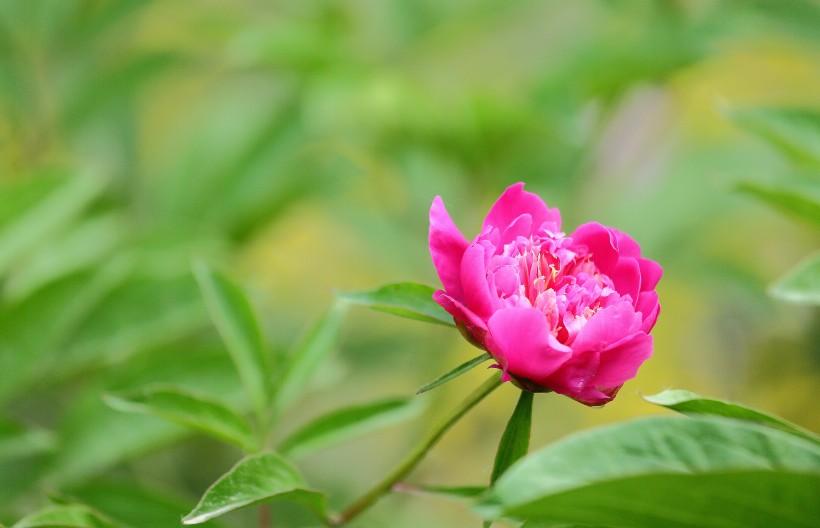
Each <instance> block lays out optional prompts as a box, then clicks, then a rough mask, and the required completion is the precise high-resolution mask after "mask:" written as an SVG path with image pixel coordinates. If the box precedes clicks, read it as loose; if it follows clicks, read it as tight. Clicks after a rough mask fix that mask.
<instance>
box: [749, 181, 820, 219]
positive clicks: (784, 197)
mask: <svg viewBox="0 0 820 528" xmlns="http://www.w3.org/2000/svg"><path fill="white" fill-rule="evenodd" d="M738 190H740V191H742V192H745V193H747V194H751V195H752V196H754V197H756V198H758V199H759V200H761V201H763V202H766V203H767V204H769V205H770V206H772V207H775V208H776V209H779V210H781V211H783V212H785V213H787V214H791V215H794V216H795V217H797V218H800V219H801V220H804V221H806V222H808V223H809V224H811V225H813V226H815V227H820V200H818V199H817V198H814V197H812V196H811V195H810V194H809V193H808V192H806V190H804V189H787V188H775V187H768V186H765V185H760V184H757V183H752V182H743V183H740V184H739V185H738Z"/></svg>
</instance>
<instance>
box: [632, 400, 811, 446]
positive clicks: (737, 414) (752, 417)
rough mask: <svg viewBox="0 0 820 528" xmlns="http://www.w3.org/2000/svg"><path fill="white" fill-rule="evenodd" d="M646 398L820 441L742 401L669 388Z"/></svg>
mask: <svg viewBox="0 0 820 528" xmlns="http://www.w3.org/2000/svg"><path fill="white" fill-rule="evenodd" d="M643 399H644V400H646V401H648V402H649V403H654V404H655V405H660V406H662V407H666V408H667V409H671V410H673V411H677V412H679V413H681V414H686V415H690V416H694V415H710V416H723V417H726V418H736V419H738V420H747V421H750V422H756V423H759V424H761V425H767V426H769V427H776V428H777V429H780V430H782V431H786V432H787V433H791V434H795V435H798V436H801V437H803V438H807V439H809V440H811V441H813V442H818V443H820V438H818V436H817V435H815V434H814V433H812V432H810V431H807V430H805V429H803V428H802V427H799V426H797V425H795V424H793V423H790V422H787V421H786V420H784V419H782V418H780V417H777V416H772V415H770V414H766V413H764V412H762V411H758V410H757V409H752V408H749V407H745V406H743V405H740V404H738V403H732V402H727V401H723V400H716V399H712V398H704V397H702V396H699V395H697V394H695V393H694V392H689V391H686V390H665V391H663V392H661V393H658V394H655V395H653V396H644V397H643Z"/></svg>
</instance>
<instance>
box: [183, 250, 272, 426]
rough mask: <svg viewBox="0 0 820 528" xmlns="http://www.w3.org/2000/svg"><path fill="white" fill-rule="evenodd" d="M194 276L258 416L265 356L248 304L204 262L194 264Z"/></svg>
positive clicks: (263, 399) (264, 398)
mask: <svg viewBox="0 0 820 528" xmlns="http://www.w3.org/2000/svg"><path fill="white" fill-rule="evenodd" d="M194 272H195V274H196V278H197V281H198V282H199V287H200V289H201V290H202V295H203V297H204V298H205V304H206V305H207V306H208V311H209V312H210V313H211V318H212V319H213V322H214V325H216V328H217V330H218V331H219V334H220V335H221V336H222V339H223V341H224V342H225V346H226V347H227V349H228V352H229V353H230V355H231V359H232V360H233V362H234V365H236V369H237V371H238V372H239V377H240V379H241V380H242V384H243V385H244V386H245V389H246V390H247V391H248V395H249V396H250V398H251V401H252V402H253V404H254V409H255V410H256V413H257V415H258V416H261V415H262V414H264V412H265V411H264V410H265V407H266V405H267V402H268V398H269V394H270V388H269V381H268V366H267V352H266V348H265V344H264V341H263V340H262V332H261V331H260V329H259V324H258V323H257V320H256V316H255V314H254V312H253V309H252V308H251V305H250V302H248V299H247V297H246V296H245V293H244V292H243V291H242V290H241V289H240V288H239V287H238V286H237V285H236V284H234V283H233V282H231V281H230V280H229V279H228V278H227V277H225V276H223V275H221V274H219V273H217V272H215V271H213V270H211V269H210V268H209V267H208V266H207V265H206V264H205V263H204V262H202V261H200V262H197V263H196V264H195V266H194Z"/></svg>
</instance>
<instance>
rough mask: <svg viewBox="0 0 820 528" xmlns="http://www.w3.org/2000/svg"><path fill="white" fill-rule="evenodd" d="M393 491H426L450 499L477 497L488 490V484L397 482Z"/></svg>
mask: <svg viewBox="0 0 820 528" xmlns="http://www.w3.org/2000/svg"><path fill="white" fill-rule="evenodd" d="M392 491H394V492H398V493H425V494H429V495H435V496H438V497H444V498H448V499H475V498H477V497H478V496H479V495H481V494H482V493H484V492H486V491H487V487H486V486H425V485H412V484H396V485H395V486H393V488H392Z"/></svg>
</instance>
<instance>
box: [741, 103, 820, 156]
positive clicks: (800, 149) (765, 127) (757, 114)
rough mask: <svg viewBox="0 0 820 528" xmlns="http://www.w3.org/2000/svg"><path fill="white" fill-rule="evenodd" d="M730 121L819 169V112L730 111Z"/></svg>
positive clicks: (781, 109)
mask: <svg viewBox="0 0 820 528" xmlns="http://www.w3.org/2000/svg"><path fill="white" fill-rule="evenodd" d="M727 115H728V116H729V118H730V119H731V120H732V121H734V122H735V123H737V124H738V125H740V126H742V127H743V128H745V129H746V130H748V131H750V132H752V133H754V134H756V135H757V136H759V137H761V138H763V139H765V140H766V141H768V142H769V143H771V144H772V145H773V146H775V147H777V148H778V149H780V150H781V151H783V152H784V153H785V154H786V155H788V156H790V157H791V158H792V159H794V160H795V161H798V162H801V163H807V164H812V165H814V166H820V112H816V111H811V110H805V109H799V108H748V109H737V110H730V111H729V112H727Z"/></svg>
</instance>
